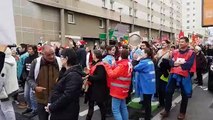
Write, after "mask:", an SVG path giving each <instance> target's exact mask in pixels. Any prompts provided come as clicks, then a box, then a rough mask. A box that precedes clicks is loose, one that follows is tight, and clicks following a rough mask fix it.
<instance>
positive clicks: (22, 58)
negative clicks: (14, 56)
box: [17, 52, 29, 80]
mask: <svg viewBox="0 0 213 120" xmlns="http://www.w3.org/2000/svg"><path fill="white" fill-rule="evenodd" d="M27 57H29V54H28V52H26V53H24V54H23V55H21V56H20V58H19V61H18V62H17V77H18V80H20V78H21V75H22V72H23V68H24V62H25V59H26V58H27Z"/></svg>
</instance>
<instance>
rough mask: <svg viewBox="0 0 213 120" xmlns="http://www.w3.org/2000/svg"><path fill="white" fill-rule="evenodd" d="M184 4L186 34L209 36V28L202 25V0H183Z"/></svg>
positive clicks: (183, 16)
mask: <svg viewBox="0 0 213 120" xmlns="http://www.w3.org/2000/svg"><path fill="white" fill-rule="evenodd" d="M182 6H184V7H182V13H184V14H182V18H183V19H182V23H183V31H184V34H185V36H189V37H191V36H192V34H198V35H199V36H200V37H208V35H209V30H208V29H207V28H204V27H202V0H183V1H182Z"/></svg>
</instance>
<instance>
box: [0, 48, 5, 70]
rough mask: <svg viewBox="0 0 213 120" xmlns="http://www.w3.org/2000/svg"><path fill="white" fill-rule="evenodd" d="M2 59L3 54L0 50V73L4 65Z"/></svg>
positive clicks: (3, 57)
mask: <svg viewBox="0 0 213 120" xmlns="http://www.w3.org/2000/svg"><path fill="white" fill-rule="evenodd" d="M4 59H5V54H4V53H3V52H0V73H1V70H2V68H3V66H4Z"/></svg>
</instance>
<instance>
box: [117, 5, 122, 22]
mask: <svg viewBox="0 0 213 120" xmlns="http://www.w3.org/2000/svg"><path fill="white" fill-rule="evenodd" d="M118 9H119V10H120V23H121V12H122V10H123V8H122V7H119V8H118Z"/></svg>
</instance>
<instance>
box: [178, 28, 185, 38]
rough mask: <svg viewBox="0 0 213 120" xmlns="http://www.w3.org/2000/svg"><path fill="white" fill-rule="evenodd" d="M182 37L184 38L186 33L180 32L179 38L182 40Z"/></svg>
mask: <svg viewBox="0 0 213 120" xmlns="http://www.w3.org/2000/svg"><path fill="white" fill-rule="evenodd" d="M181 37H184V32H183V31H182V30H181V31H180V33H179V36H178V38H179V39H180V38H181Z"/></svg>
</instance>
